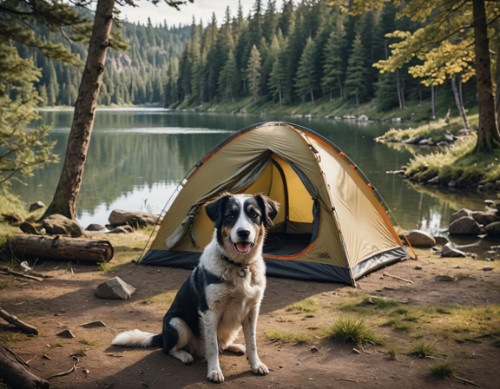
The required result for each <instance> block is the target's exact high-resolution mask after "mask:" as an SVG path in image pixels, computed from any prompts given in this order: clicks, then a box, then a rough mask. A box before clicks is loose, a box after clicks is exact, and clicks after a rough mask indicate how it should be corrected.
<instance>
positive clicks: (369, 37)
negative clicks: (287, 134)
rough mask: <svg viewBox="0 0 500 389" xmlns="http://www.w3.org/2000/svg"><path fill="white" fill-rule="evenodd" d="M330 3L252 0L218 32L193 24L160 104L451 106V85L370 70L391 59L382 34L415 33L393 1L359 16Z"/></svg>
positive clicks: (464, 95)
mask: <svg viewBox="0 0 500 389" xmlns="http://www.w3.org/2000/svg"><path fill="white" fill-rule="evenodd" d="M329 3H331V2H329V1H327V0H303V1H300V2H297V1H295V2H294V1H292V0H283V1H282V3H281V4H277V2H276V1H275V0H268V1H267V4H266V5H265V6H264V4H263V1H262V0H256V1H255V3H254V6H253V9H252V12H251V13H250V14H249V15H248V16H244V15H243V13H242V11H241V7H240V9H239V10H236V14H235V15H234V14H233V11H232V10H230V9H229V8H228V9H227V12H226V16H225V18H224V20H223V21H222V23H221V25H220V27H219V26H218V23H217V21H216V20H215V17H214V18H212V21H211V22H210V23H209V24H208V25H207V26H206V27H203V25H201V24H193V25H192V26H191V38H190V40H188V42H187V44H186V46H185V48H184V50H183V52H182V54H181V55H180V57H179V63H178V64H172V65H171V66H170V67H169V71H168V74H169V78H168V82H167V87H166V104H167V105H168V106H172V107H176V106H177V107H179V106H180V107H185V106H197V105H200V104H202V103H204V102H230V101H234V100H237V99H239V98H242V97H246V96H252V99H253V102H255V103H257V102H258V103H263V102H269V101H274V102H275V103H279V104H297V103H301V102H313V103H314V102H315V101H317V100H318V99H322V101H329V100H333V99H334V100H336V101H339V100H341V101H344V102H348V103H349V104H352V105H353V106H358V105H359V104H362V103H364V102H368V101H372V102H373V103H374V104H375V105H376V107H377V109H378V110H381V111H383V110H390V109H393V108H397V107H399V108H404V107H405V105H406V104H407V102H408V101H410V100H411V101H416V102H422V101H427V102H429V103H428V106H429V107H430V106H431V104H430V101H431V95H432V94H433V92H435V93H434V96H436V95H439V96H440V99H441V101H443V99H445V100H446V101H447V104H446V106H447V107H454V106H455V104H454V99H453V92H452V88H451V83H449V82H445V83H444V84H443V85H441V86H435V87H430V86H429V87H425V86H424V85H422V83H421V79H417V78H414V77H413V76H412V75H410V74H409V73H408V68H409V67H410V66H411V65H412V62H410V63H409V64H407V65H404V66H403V67H402V68H401V69H399V70H397V71H396V72H393V73H390V72H388V73H384V74H380V73H379V71H378V69H377V68H375V67H374V66H373V64H374V63H376V62H377V61H380V60H384V59H386V58H388V56H389V55H390V50H391V49H390V45H391V44H392V43H393V42H395V38H387V37H386V34H387V33H390V32H393V31H395V30H401V31H410V32H411V31H415V30H416V29H417V28H418V27H419V25H417V24H415V23H414V22H412V21H410V20H408V19H406V18H396V14H397V11H398V9H397V8H396V7H395V6H394V5H393V4H392V2H387V3H386V4H385V5H384V7H383V8H382V9H380V10H373V11H369V12H365V13H363V14H360V15H357V16H352V15H351V14H350V13H349V12H346V10H345V9H341V8H339V7H337V6H331V5H330V4H329ZM455 82H456V83H457V84H458V85H459V88H456V90H457V94H460V96H458V97H459V100H460V101H464V100H465V105H466V107H469V108H470V107H471V106H474V105H475V102H474V96H475V86H474V82H473V81H472V82H471V81H470V79H469V80H468V82H467V83H464V84H463V85H462V83H461V79H460V77H457V78H456V79H455ZM431 88H432V89H434V90H431ZM438 89H439V91H438ZM437 92H439V93H437ZM429 111H430V109H429ZM441 111H442V110H441ZM445 112H446V111H445ZM429 113H430V112H429Z"/></svg>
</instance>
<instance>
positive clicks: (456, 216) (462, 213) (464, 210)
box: [448, 208, 472, 223]
mask: <svg viewBox="0 0 500 389" xmlns="http://www.w3.org/2000/svg"><path fill="white" fill-rule="evenodd" d="M471 214H472V211H471V210H470V209H468V208H462V209H459V210H458V211H457V212H455V213H452V214H451V216H450V220H449V221H448V223H452V222H453V221H454V220H457V219H460V218H461V217H464V216H471Z"/></svg>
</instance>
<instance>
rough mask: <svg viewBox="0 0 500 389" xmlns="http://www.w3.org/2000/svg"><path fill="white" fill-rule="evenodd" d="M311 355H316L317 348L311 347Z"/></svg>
mask: <svg viewBox="0 0 500 389" xmlns="http://www.w3.org/2000/svg"><path fill="white" fill-rule="evenodd" d="M310 351H311V352H312V353H317V352H318V351H319V350H318V348H317V347H315V346H313V347H311V350H310Z"/></svg>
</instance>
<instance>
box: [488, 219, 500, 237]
mask: <svg viewBox="0 0 500 389" xmlns="http://www.w3.org/2000/svg"><path fill="white" fill-rule="evenodd" d="M486 234H488V236H500V222H493V223H490V224H488V225H487V226H486Z"/></svg>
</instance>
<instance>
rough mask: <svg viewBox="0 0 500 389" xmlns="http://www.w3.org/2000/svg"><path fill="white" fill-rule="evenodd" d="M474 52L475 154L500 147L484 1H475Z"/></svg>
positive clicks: (473, 6) (473, 8)
mask: <svg viewBox="0 0 500 389" xmlns="http://www.w3.org/2000/svg"><path fill="white" fill-rule="evenodd" d="M472 12H473V17H474V52H475V55H476V58H475V65H476V86H477V103H478V108H479V124H478V129H477V143H476V147H475V149H474V151H475V152H487V151H490V150H492V149H495V148H499V147H500V134H499V133H498V130H497V127H496V123H495V105H494V100H493V89H492V85H491V69H490V54H489V47H488V34H487V26H486V11H485V8H484V0H473V2H472Z"/></svg>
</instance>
